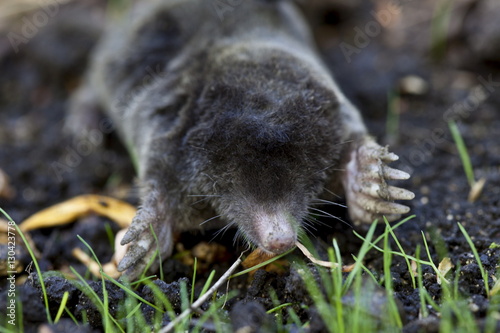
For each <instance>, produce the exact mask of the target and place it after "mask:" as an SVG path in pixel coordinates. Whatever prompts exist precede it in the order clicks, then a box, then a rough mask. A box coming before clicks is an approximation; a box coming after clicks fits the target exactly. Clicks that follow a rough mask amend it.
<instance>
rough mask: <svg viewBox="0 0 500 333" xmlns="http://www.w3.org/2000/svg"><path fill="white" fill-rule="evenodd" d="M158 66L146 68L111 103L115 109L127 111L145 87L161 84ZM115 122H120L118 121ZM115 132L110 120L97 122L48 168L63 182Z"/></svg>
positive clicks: (161, 67) (161, 70) (160, 68)
mask: <svg viewBox="0 0 500 333" xmlns="http://www.w3.org/2000/svg"><path fill="white" fill-rule="evenodd" d="M163 68H164V67H163V66H161V65H160V64H158V65H156V66H155V67H154V68H153V67H151V66H147V67H146V68H145V70H144V71H145V72H146V75H145V76H144V77H143V78H142V81H140V82H138V83H137V84H136V86H135V87H134V88H132V89H131V90H130V91H129V92H128V93H127V94H125V95H123V96H121V98H118V99H116V100H115V101H114V102H113V105H112V107H113V108H115V109H121V110H124V109H127V108H128V107H130V104H132V103H133V101H134V100H135V99H137V98H139V96H140V95H141V94H142V92H143V91H144V89H146V87H148V86H151V85H154V84H158V83H160V82H162V79H163V78H165V77H166V72H165V71H164V70H163ZM117 121H120V120H119V119H118V120H117ZM114 130H115V126H114V124H113V122H112V120H111V119H110V118H103V119H101V121H100V122H99V126H98V128H94V129H90V130H87V131H86V132H84V133H82V134H81V135H79V138H80V139H79V140H78V141H75V142H74V143H72V144H71V145H68V146H67V147H66V149H65V150H66V154H64V155H63V156H61V157H60V158H59V159H58V160H57V161H53V162H52V163H51V164H50V166H51V168H52V170H53V172H54V174H55V175H56V178H57V180H58V181H59V182H61V181H63V179H64V175H66V174H68V173H71V172H72V171H73V170H74V169H75V168H77V167H78V166H79V165H80V164H81V163H82V161H83V159H84V158H85V157H88V156H89V155H91V154H92V153H93V152H94V151H96V150H97V149H98V147H99V146H100V145H101V144H102V143H103V140H104V135H106V134H109V133H111V132H113V131H114Z"/></svg>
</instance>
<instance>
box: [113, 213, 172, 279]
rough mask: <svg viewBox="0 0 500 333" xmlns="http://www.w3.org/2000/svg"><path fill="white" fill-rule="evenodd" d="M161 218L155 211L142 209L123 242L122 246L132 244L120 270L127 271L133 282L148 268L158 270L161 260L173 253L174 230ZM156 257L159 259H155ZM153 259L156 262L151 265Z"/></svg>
mask: <svg viewBox="0 0 500 333" xmlns="http://www.w3.org/2000/svg"><path fill="white" fill-rule="evenodd" d="M161 217H162V215H161V214H158V213H157V212H156V210H155V209H151V208H149V207H142V208H141V209H140V210H139V211H138V212H137V215H136V216H135V217H134V219H133V220H132V225H131V226H130V227H129V230H128V231H127V233H126V234H125V236H124V237H123V239H122V241H121V244H122V245H125V244H129V243H130V246H129V248H128V250H127V253H126V255H125V257H124V258H123V259H122V260H121V261H120V264H119V265H118V270H119V271H121V272H123V271H125V270H126V272H125V274H126V275H127V276H128V277H129V279H131V280H134V279H136V278H137V277H139V276H140V275H141V274H142V273H143V272H144V271H145V270H146V268H147V267H151V268H152V269H155V268H157V267H158V264H159V260H160V258H161V259H163V258H165V257H167V256H169V255H170V254H171V252H172V248H173V239H172V228H171V227H170V224H169V223H168V221H166V220H165V219H163V218H161ZM151 226H152V227H153V230H154V232H155V234H156V239H155V235H153V232H152V230H151ZM156 240H158V242H157V241H156ZM157 250H159V253H157ZM155 255H156V256H157V257H156V258H153V257H154V256H155ZM158 255H160V258H158ZM153 259H154V261H153V262H152V263H150V261H151V260H153ZM149 265H151V266H149Z"/></svg>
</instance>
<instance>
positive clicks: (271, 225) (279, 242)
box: [255, 212, 299, 254]
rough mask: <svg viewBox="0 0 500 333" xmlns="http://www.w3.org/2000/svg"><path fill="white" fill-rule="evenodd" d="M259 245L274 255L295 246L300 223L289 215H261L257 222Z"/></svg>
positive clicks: (280, 213)
mask: <svg viewBox="0 0 500 333" xmlns="http://www.w3.org/2000/svg"><path fill="white" fill-rule="evenodd" d="M256 222H257V223H256V225H255V226H256V230H255V231H256V234H257V244H258V245H259V247H260V248H261V249H262V250H264V251H266V252H271V253H274V254H279V253H283V252H285V251H287V250H289V249H291V248H292V247H294V246H295V242H296V241H297V230H298V228H299V222H298V221H297V220H296V219H295V218H294V217H292V216H291V215H290V214H287V213H282V212H279V213H274V214H259V216H258V218H257V221H256Z"/></svg>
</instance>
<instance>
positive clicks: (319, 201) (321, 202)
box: [312, 199, 347, 208]
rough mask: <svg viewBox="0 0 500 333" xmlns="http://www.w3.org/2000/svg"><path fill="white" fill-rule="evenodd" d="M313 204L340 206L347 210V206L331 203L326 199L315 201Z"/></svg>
mask: <svg viewBox="0 0 500 333" xmlns="http://www.w3.org/2000/svg"><path fill="white" fill-rule="evenodd" d="M312 203H313V204H316V203H317V204H326V205H332V206H339V207H343V208H347V206H346V205H343V204H341V203H338V202H334V201H330V200H325V199H313V200H312Z"/></svg>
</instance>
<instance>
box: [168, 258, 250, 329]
mask: <svg viewBox="0 0 500 333" xmlns="http://www.w3.org/2000/svg"><path fill="white" fill-rule="evenodd" d="M242 255H243V253H242V254H240V256H239V257H238V259H237V260H236V261H235V262H234V264H232V265H231V267H229V269H228V270H227V271H226V272H225V273H224V275H222V276H221V277H220V279H219V280H217V282H216V283H215V284H214V285H213V286H212V288H210V289H208V290H207V292H206V293H205V294H203V295H201V296H200V298H198V299H197V300H196V302H194V303H193V304H191V306H190V307H189V308H188V309H186V310H184V311H183V312H182V313H181V314H180V315H179V316H178V317H176V318H175V319H174V320H172V321H171V322H170V323H169V324H168V325H167V326H165V327H164V328H162V329H161V330H160V331H159V333H167V332H170V331H172V330H173V329H174V328H175V325H177V324H179V323H180V322H181V321H182V320H184V318H186V317H187V316H189V315H190V314H191V313H192V312H193V311H194V310H195V309H197V308H199V307H200V306H201V305H202V304H203V303H204V302H205V301H206V300H207V299H208V298H209V297H210V295H212V294H213V293H214V292H215V291H216V290H217V289H219V287H220V286H221V285H223V284H224V282H226V281H227V280H228V279H229V277H230V276H231V275H232V274H233V272H234V271H235V270H236V268H237V267H238V266H239V265H240V264H241V261H242V260H241V256H242Z"/></svg>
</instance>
